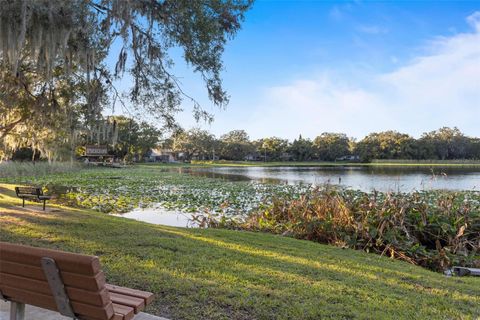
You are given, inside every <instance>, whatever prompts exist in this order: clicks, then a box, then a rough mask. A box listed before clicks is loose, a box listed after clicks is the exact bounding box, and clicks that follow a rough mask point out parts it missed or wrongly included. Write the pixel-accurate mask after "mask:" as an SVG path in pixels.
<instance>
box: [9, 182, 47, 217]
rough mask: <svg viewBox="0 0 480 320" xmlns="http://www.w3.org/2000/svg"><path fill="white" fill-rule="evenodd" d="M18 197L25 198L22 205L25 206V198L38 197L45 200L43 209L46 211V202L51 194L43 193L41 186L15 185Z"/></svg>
mask: <svg viewBox="0 0 480 320" xmlns="http://www.w3.org/2000/svg"><path fill="white" fill-rule="evenodd" d="M15 193H16V194H17V197H19V198H21V199H22V200H23V203H22V207H25V199H37V200H40V201H43V211H45V202H46V201H47V200H50V199H51V198H52V197H51V196H46V195H44V194H43V190H42V188H39V187H15Z"/></svg>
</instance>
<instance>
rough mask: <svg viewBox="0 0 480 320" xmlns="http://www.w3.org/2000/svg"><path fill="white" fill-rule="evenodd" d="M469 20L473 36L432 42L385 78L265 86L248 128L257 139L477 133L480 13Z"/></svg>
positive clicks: (328, 77) (316, 79) (479, 131)
mask: <svg viewBox="0 0 480 320" xmlns="http://www.w3.org/2000/svg"><path fill="white" fill-rule="evenodd" d="M467 22H468V23H469V24H470V25H471V26H472V27H473V29H474V30H473V32H471V33H463V34H457V35H454V36H451V37H442V38H438V39H435V41H433V42H432V43H431V44H430V46H429V48H428V49H429V50H428V54H425V55H423V56H419V57H417V58H416V59H413V60H412V61H411V62H410V63H409V64H407V65H403V66H401V67H399V68H398V69H396V70H394V71H393V72H390V73H387V74H370V75H367V74H365V75H364V76H365V81H363V83H361V84H359V83H351V82H350V81H349V80H348V79H345V78H343V79H342V80H338V79H337V78H335V77H334V76H332V74H322V75H317V76H312V77H311V78H310V79H303V80H296V81H293V82H292V83H290V84H286V85H281V86H276V87H271V88H268V89H266V91H265V95H264V97H263V98H262V100H261V102H260V103H258V105H257V106H256V108H255V110H256V112H255V113H254V114H252V116H251V118H250V119H249V121H248V124H247V125H246V128H245V129H247V131H248V132H250V133H251V134H252V136H254V137H260V136H270V135H277V136H281V137H287V138H294V137H296V136H298V134H300V133H302V134H304V135H306V136H309V137H314V136H316V135H318V134H319V133H321V132H324V131H335V132H345V133H347V134H349V135H352V136H356V137H359V138H361V137H363V136H364V135H365V134H366V133H369V132H373V131H380V130H388V129H394V130H399V131H403V132H408V133H411V134H414V135H417V136H418V135H419V134H421V133H422V132H424V131H428V130H433V129H437V128H439V127H441V126H458V127H459V128H460V129H462V130H463V131H464V132H466V133H467V134H471V135H477V136H480V126H479V125H478V121H479V119H480V12H475V13H474V14H472V15H471V16H469V17H468V18H467Z"/></svg>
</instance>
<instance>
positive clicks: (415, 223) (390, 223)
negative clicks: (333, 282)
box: [242, 188, 480, 271]
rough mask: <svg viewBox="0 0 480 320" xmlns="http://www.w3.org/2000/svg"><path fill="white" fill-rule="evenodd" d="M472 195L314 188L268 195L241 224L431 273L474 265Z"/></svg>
mask: <svg viewBox="0 0 480 320" xmlns="http://www.w3.org/2000/svg"><path fill="white" fill-rule="evenodd" d="M472 196H474V197H475V199H473V198H472ZM478 198H479V195H478V193H472V192H467V193H466V192H463V193H462V192H458V193H456V192H442V191H429V192H414V193H409V194H400V193H396V194H394V193H387V194H382V193H378V192H374V193H363V192H359V191H353V190H336V189H331V188H330V189H329V188H324V189H320V188H318V189H315V190H313V191H312V192H311V193H308V194H305V195H303V196H301V197H300V198H297V199H288V198H274V199H273V200H272V202H271V204H268V205H266V206H265V207H264V208H260V209H258V210H257V211H255V212H254V213H253V214H252V215H251V216H250V218H249V219H248V220H247V221H246V222H245V223H244V224H243V225H242V227H243V228H244V229H248V230H260V231H268V232H273V233H278V234H284V235H291V236H294V237H296V238H300V239H307V240H313V241H318V242H323V243H329V244H334V245H337V246H342V247H349V248H355V249H362V250H365V251H367V252H375V253H378V254H382V255H387V256H390V257H392V258H397V259H401V260H405V261H408V262H410V263H413V264H418V265H421V266H424V267H427V268H430V269H433V270H437V271H440V270H445V269H446V268H447V267H450V266H452V265H462V266H473V267H480V203H479V201H478Z"/></svg>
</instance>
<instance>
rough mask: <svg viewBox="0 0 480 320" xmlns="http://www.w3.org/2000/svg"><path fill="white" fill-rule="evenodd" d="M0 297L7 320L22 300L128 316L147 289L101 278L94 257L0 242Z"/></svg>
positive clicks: (91, 319) (87, 319)
mask: <svg viewBox="0 0 480 320" xmlns="http://www.w3.org/2000/svg"><path fill="white" fill-rule="evenodd" d="M0 298H2V299H4V300H6V301H10V303H11V308H10V320H23V319H24V313H25V304H29V305H33V306H37V307H40V308H44V309H49V310H53V311H58V312H59V313H61V314H62V315H64V316H67V317H70V318H72V319H82V320H130V319H133V318H134V316H135V314H137V313H139V312H140V311H142V310H143V309H144V308H145V306H146V305H147V304H149V303H150V302H152V300H153V294H152V293H150V292H145V291H140V290H134V289H130V288H124V287H119V286H115V285H110V284H107V283H106V281H105V275H104V273H103V272H102V270H101V268H100V261H99V259H98V257H95V256H88V255H83V254H76V253H68V252H63V251H56V250H48V249H41V248H34V247H29V246H23V245H17V244H12V243H6V242H0Z"/></svg>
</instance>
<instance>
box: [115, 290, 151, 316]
mask: <svg viewBox="0 0 480 320" xmlns="http://www.w3.org/2000/svg"><path fill="white" fill-rule="evenodd" d="M110 299H111V300H112V302H113V303H116V304H121V305H124V306H127V307H131V308H133V309H134V310H135V313H139V312H140V311H142V310H143V309H144V308H145V301H144V300H143V299H140V298H135V297H131V296H125V295H123V294H119V293H114V292H110Z"/></svg>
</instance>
